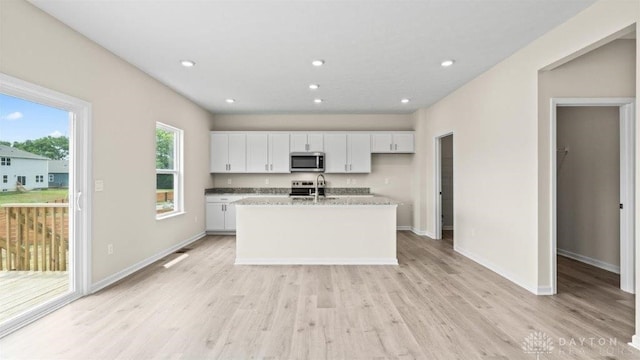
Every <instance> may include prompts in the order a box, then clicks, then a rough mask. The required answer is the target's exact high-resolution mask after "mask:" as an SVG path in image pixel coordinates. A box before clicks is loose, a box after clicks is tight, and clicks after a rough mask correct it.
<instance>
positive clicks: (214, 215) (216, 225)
mask: <svg viewBox="0 0 640 360" xmlns="http://www.w3.org/2000/svg"><path fill="white" fill-rule="evenodd" d="M205 216H206V221H205V225H206V228H207V231H217V230H224V225H225V224H224V223H225V221H224V204H223V203H207V208H206V212H205Z"/></svg>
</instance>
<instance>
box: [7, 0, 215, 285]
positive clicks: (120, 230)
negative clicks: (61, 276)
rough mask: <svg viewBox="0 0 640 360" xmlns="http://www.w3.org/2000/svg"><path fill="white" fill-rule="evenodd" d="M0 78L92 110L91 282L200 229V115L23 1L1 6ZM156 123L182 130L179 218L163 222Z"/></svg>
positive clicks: (204, 143)
mask: <svg viewBox="0 0 640 360" xmlns="http://www.w3.org/2000/svg"><path fill="white" fill-rule="evenodd" d="M0 71H1V72H3V73H5V74H8V75H11V76H14V77H17V78H20V79H23V80H26V81H29V82H32V83H35V84H38V85H41V86H44V87H47V88H49V89H52V90H56V91H59V92H62V93H65V94H68V95H71V96H74V97H77V98H80V99H83V100H86V101H88V102H90V103H91V105H92V110H93V112H92V126H93V129H92V137H91V143H92V146H93V159H92V166H93V174H92V176H93V178H94V179H102V180H104V191H103V192H97V193H95V194H94V197H93V200H94V203H93V209H92V210H93V214H92V215H93V220H92V221H93V231H92V234H91V239H90V240H91V246H92V253H93V254H92V259H91V261H92V270H93V274H92V278H93V281H94V282H97V281H99V280H102V279H104V278H106V277H108V276H109V275H113V274H115V273H117V272H119V271H122V270H124V269H126V268H127V267H129V266H131V265H133V264H135V263H137V262H140V261H142V260H144V259H146V258H148V257H150V256H152V255H154V254H157V253H159V252H161V251H163V250H165V249H167V248H169V247H171V246H172V245H175V244H177V243H179V242H181V241H183V240H186V239H188V238H190V237H193V236H195V235H197V234H199V233H202V232H203V231H204V221H203V220H204V199H203V191H204V189H205V188H207V187H209V186H210V185H211V179H210V177H209V175H208V162H209V161H208V160H209V157H208V148H209V135H208V130H209V126H210V120H211V116H210V114H209V113H208V112H206V111H204V110H202V109H201V108H200V107H198V106H196V105H194V104H193V103H191V102H190V101H188V100H186V99H185V98H183V97H182V96H179V95H177V94H176V93H175V92H173V91H172V90H170V89H169V88H167V87H165V86H163V85H161V84H160V83H159V82H158V81H156V80H154V79H152V78H150V77H149V76H147V75H146V74H144V73H143V72H141V71H140V70H137V69H136V68H134V67H133V66H131V65H130V64H128V63H126V62H124V61H123V60H121V59H120V58H118V57H116V56H114V55H113V54H111V53H110V52H108V51H107V50H105V49H103V48H101V47H100V46H98V45H96V44H95V43H93V42H91V41H89V40H87V39H86V38H85V37H83V36H81V35H79V34H78V33H76V32H74V31H73V30H71V29H70V28H68V27H67V26H65V25H63V24H61V23H60V22H58V21H57V20H56V19H54V18H52V17H51V16H49V15H47V14H45V13H44V12H42V11H40V10H38V9H36V8H35V7H33V6H32V5H30V4H28V3H27V2H24V1H22V0H3V1H0ZM156 121H161V122H164V123H167V124H170V125H173V126H176V127H179V128H182V129H184V132H185V135H184V136H185V173H186V175H185V208H186V211H187V213H186V214H185V215H182V216H178V217H174V218H171V219H166V220H162V221H156V219H155V122H156ZM196 218H197V221H196ZM107 244H113V245H114V254H113V255H111V256H108V255H107V251H106V250H107Z"/></svg>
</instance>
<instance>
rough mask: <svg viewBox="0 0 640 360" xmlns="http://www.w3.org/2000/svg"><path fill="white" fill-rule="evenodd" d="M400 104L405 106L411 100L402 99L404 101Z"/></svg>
mask: <svg viewBox="0 0 640 360" xmlns="http://www.w3.org/2000/svg"><path fill="white" fill-rule="evenodd" d="M400 102H401V103H403V104H406V103H408V102H409V99H402V100H400Z"/></svg>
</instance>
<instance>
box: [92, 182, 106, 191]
mask: <svg viewBox="0 0 640 360" xmlns="http://www.w3.org/2000/svg"><path fill="white" fill-rule="evenodd" d="M94 188H95V190H96V192H98V191H104V180H96V184H95V187H94Z"/></svg>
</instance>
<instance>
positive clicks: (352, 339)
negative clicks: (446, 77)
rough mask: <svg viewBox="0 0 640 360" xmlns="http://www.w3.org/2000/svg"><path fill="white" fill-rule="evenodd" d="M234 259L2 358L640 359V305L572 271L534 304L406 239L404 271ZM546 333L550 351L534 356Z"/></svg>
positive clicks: (205, 260)
mask: <svg viewBox="0 0 640 360" xmlns="http://www.w3.org/2000/svg"><path fill="white" fill-rule="evenodd" d="M234 251H235V243H234V237H232V236H210V237H207V238H205V239H203V240H201V241H199V242H197V243H196V244H194V245H193V249H191V250H190V251H189V252H188V254H189V257H188V258H186V259H185V260H183V261H182V262H179V263H178V264H176V265H174V266H173V267H171V268H169V269H165V268H164V267H162V264H164V263H166V262H167V261H168V260H169V259H171V258H173V257H174V256H172V257H169V258H168V259H165V260H164V261H159V262H157V263H155V264H153V265H151V266H149V267H148V268H146V269H144V270H143V271H140V272H138V273H136V274H134V275H133V276H131V277H129V278H127V279H125V280H123V281H121V282H119V283H118V284H115V285H114V286H111V287H110V288H108V289H105V290H103V291H101V292H99V293H97V294H94V295H92V296H88V297H86V298H83V299H81V300H79V301H76V302H74V303H72V304H70V305H68V306H66V307H65V308H63V309H61V310H59V311H57V312H55V313H53V314H51V315H49V316H47V317H45V318H43V319H41V320H39V321H37V322H35V323H33V324H31V325H29V326H27V327H25V328H23V329H21V330H19V331H17V332H15V333H13V334H11V335H9V336H7V337H5V338H4V339H0V358H2V359H13V358H28V359H32V358H39V359H116V358H122V359H152V358H162V359H218V358H219V359H257V358H260V359H465V360H466V359H536V355H540V356H539V358H540V359H604V358H607V359H640V351H637V350H635V349H632V348H631V347H629V346H628V345H627V344H626V342H627V341H629V340H630V338H631V336H632V335H633V331H634V329H633V326H634V324H633V320H634V297H633V295H629V294H625V293H623V292H622V291H620V290H619V289H617V288H616V287H617V283H616V281H617V280H616V276H615V274H610V273H607V272H605V271H602V270H598V269H594V268H591V267H588V266H586V265H582V264H580V263H577V262H573V261H568V260H566V259H563V258H559V259H558V269H559V274H560V278H559V294H558V295H556V296H534V295H532V294H530V293H529V292H527V291H526V290H524V289H522V288H520V287H518V286H517V285H514V284H513V283H511V282H509V281H508V280H505V279H504V278H502V277H500V276H499V275H497V274H495V273H493V272H491V271H490V270H488V269H486V268H484V267H482V266H480V265H478V264H476V263H474V262H473V261H471V260H469V259H467V258H465V257H464V256H462V255H460V254H458V253H456V252H454V251H453V249H452V246H451V241H450V240H446V241H437V240H431V239H429V238H425V237H419V236H416V235H414V234H412V233H410V232H404V231H403V232H399V233H398V258H399V261H400V265H399V266H234V265H233V261H234ZM534 332H540V334H539V335H540V336H547V337H548V338H549V339H550V342H549V343H547V344H549V345H551V346H547V347H542V348H538V349H537V350H536V349H533V350H532V348H529V350H530V353H525V352H524V351H523V344H533V343H531V342H526V341H525V338H527V337H529V336H530V335H531V334H532V333H534ZM601 339H603V340H601ZM602 341H605V342H606V344H605V345H600V343H601V342H602ZM536 352H537V353H536Z"/></svg>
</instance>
